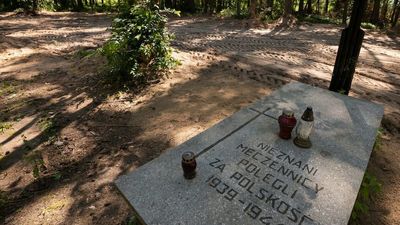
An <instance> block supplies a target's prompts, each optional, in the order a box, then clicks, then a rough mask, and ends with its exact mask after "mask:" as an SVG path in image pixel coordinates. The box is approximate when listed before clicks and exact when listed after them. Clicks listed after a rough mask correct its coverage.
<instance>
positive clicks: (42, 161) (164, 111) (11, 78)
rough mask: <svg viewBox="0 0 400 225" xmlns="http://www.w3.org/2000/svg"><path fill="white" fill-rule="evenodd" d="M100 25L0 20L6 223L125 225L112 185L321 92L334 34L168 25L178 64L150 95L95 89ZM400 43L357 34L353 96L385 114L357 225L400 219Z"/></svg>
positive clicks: (318, 29)
mask: <svg viewBox="0 0 400 225" xmlns="http://www.w3.org/2000/svg"><path fill="white" fill-rule="evenodd" d="M110 23H111V19H110V17H108V16H107V15H104V14H83V13H45V14H42V15H40V16H37V17H27V16H16V15H11V14H0V24H1V27H0V65H1V67H0V82H1V83H0V121H3V122H2V123H1V124H0V147H1V149H0V172H1V173H0V190H1V192H0V209H1V212H0V216H1V217H2V220H3V221H1V220H0V222H4V223H5V224H16V225H22V224H66V225H67V224H68V225H69V224H127V223H128V222H129V221H130V218H131V217H132V214H133V213H132V210H131V209H130V208H129V206H128V204H127V203H125V201H124V199H123V198H122V197H121V196H120V195H119V194H118V192H117V190H116V189H115V187H114V186H113V185H112V182H113V181H114V180H115V179H116V178H117V177H118V176H119V175H121V174H124V173H127V172H129V171H132V170H135V168H137V167H139V166H141V165H143V164H144V163H146V162H148V161H150V160H151V159H153V158H156V157H157V156H159V155H160V154H161V153H162V152H163V151H166V150H167V149H169V148H171V147H174V146H177V145H179V144H181V143H183V142H184V141H186V140H188V139H189V138H191V137H193V136H195V135H196V134H198V133H200V132H201V131H204V130H206V129H207V128H209V127H210V126H212V125H213V124H216V123H217V122H218V121H220V120H222V119H224V118H226V117H227V116H229V115H231V114H233V113H235V112H236V111H238V110H239V109H240V108H242V107H245V106H247V105H249V104H250V103H252V102H254V101H256V100H257V99H260V98H262V97H263V96H265V95H268V94H269V93H271V92H272V91H273V90H275V89H277V88H279V87H280V86H282V85H283V84H285V83H287V82H289V81H290V80H297V81H300V82H304V83H308V84H312V85H315V86H319V87H324V88H326V87H327V86H328V84H329V80H330V76H331V73H332V70H333V64H334V61H335V54H336V51H337V45H338V43H339V38H340V29H341V27H338V26H333V25H312V24H300V25H295V26H293V27H291V28H284V27H279V26H270V27H264V26H261V25H259V24H255V23H252V22H251V21H237V20H220V19H214V18H182V19H173V20H171V21H170V22H169V23H168V26H169V28H170V30H171V31H173V32H174V33H175V34H176V40H175V41H174V42H173V46H174V48H175V52H174V55H175V57H176V58H178V59H179V60H181V62H182V65H180V66H178V67H177V68H176V69H174V70H173V71H172V72H171V74H170V75H169V76H168V77H166V78H164V79H161V80H160V81H159V82H154V83H152V84H150V85H149V86H148V87H146V88H144V89H142V90H137V91H131V92H121V91H118V90H117V89H115V88H113V87H111V86H110V85H108V84H107V83H105V82H104V79H103V77H102V76H100V75H99V74H101V71H102V70H103V69H104V64H105V61H104V59H103V58H101V57H100V56H93V57H86V56H85V54H84V53H85V52H84V51H82V49H86V50H88V49H95V48H97V47H99V46H101V44H102V43H104V41H105V40H106V39H107V38H108V37H110V30H109V26H110ZM399 61H400V39H399V38H396V37H389V36H386V35H384V34H379V33H376V32H368V31H367V33H366V36H365V40H364V43H363V47H362V51H361V55H360V59H359V64H358V67H357V71H356V74H355V78H354V84H353V89H352V92H351V95H352V96H354V97H357V98H360V99H366V100H369V101H373V102H377V103H380V104H383V105H384V106H385V115H384V119H383V122H382V127H383V135H382V141H381V147H380V148H379V149H377V150H375V151H374V152H373V154H372V158H371V160H370V163H369V169H368V170H369V172H370V173H371V174H373V175H375V176H376V177H377V178H378V180H379V181H380V182H381V183H382V192H381V193H380V194H378V196H377V197H376V199H375V200H374V201H373V202H372V203H371V210H370V213H369V215H367V216H366V217H364V219H363V222H362V224H371V225H377V224H399V221H400V163H399V162H400V154H398V153H397V150H399V149H400V138H399V137H400V64H399Z"/></svg>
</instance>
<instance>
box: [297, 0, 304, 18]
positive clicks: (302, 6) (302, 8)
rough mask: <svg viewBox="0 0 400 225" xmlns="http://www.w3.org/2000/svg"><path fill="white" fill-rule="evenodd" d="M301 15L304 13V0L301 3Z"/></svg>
mask: <svg viewBox="0 0 400 225" xmlns="http://www.w3.org/2000/svg"><path fill="white" fill-rule="evenodd" d="M298 12H299V14H300V15H302V14H303V13H304V0H300V1H299V10H298Z"/></svg>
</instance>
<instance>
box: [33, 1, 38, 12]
mask: <svg viewBox="0 0 400 225" xmlns="http://www.w3.org/2000/svg"><path fill="white" fill-rule="evenodd" d="M37 11H38V0H33V1H32V12H33V13H36V12H37Z"/></svg>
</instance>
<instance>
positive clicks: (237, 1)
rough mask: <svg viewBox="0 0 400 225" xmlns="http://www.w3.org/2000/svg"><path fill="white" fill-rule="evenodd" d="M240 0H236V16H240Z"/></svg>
mask: <svg viewBox="0 0 400 225" xmlns="http://www.w3.org/2000/svg"><path fill="white" fill-rule="evenodd" d="M240 1H241V0H236V16H237V17H240V14H241V8H240Z"/></svg>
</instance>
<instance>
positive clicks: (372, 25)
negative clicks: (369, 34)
mask: <svg viewBox="0 0 400 225" xmlns="http://www.w3.org/2000/svg"><path fill="white" fill-rule="evenodd" d="M361 27H362V28H364V29H369V30H376V29H377V27H376V26H375V25H374V24H372V23H361Z"/></svg>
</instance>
